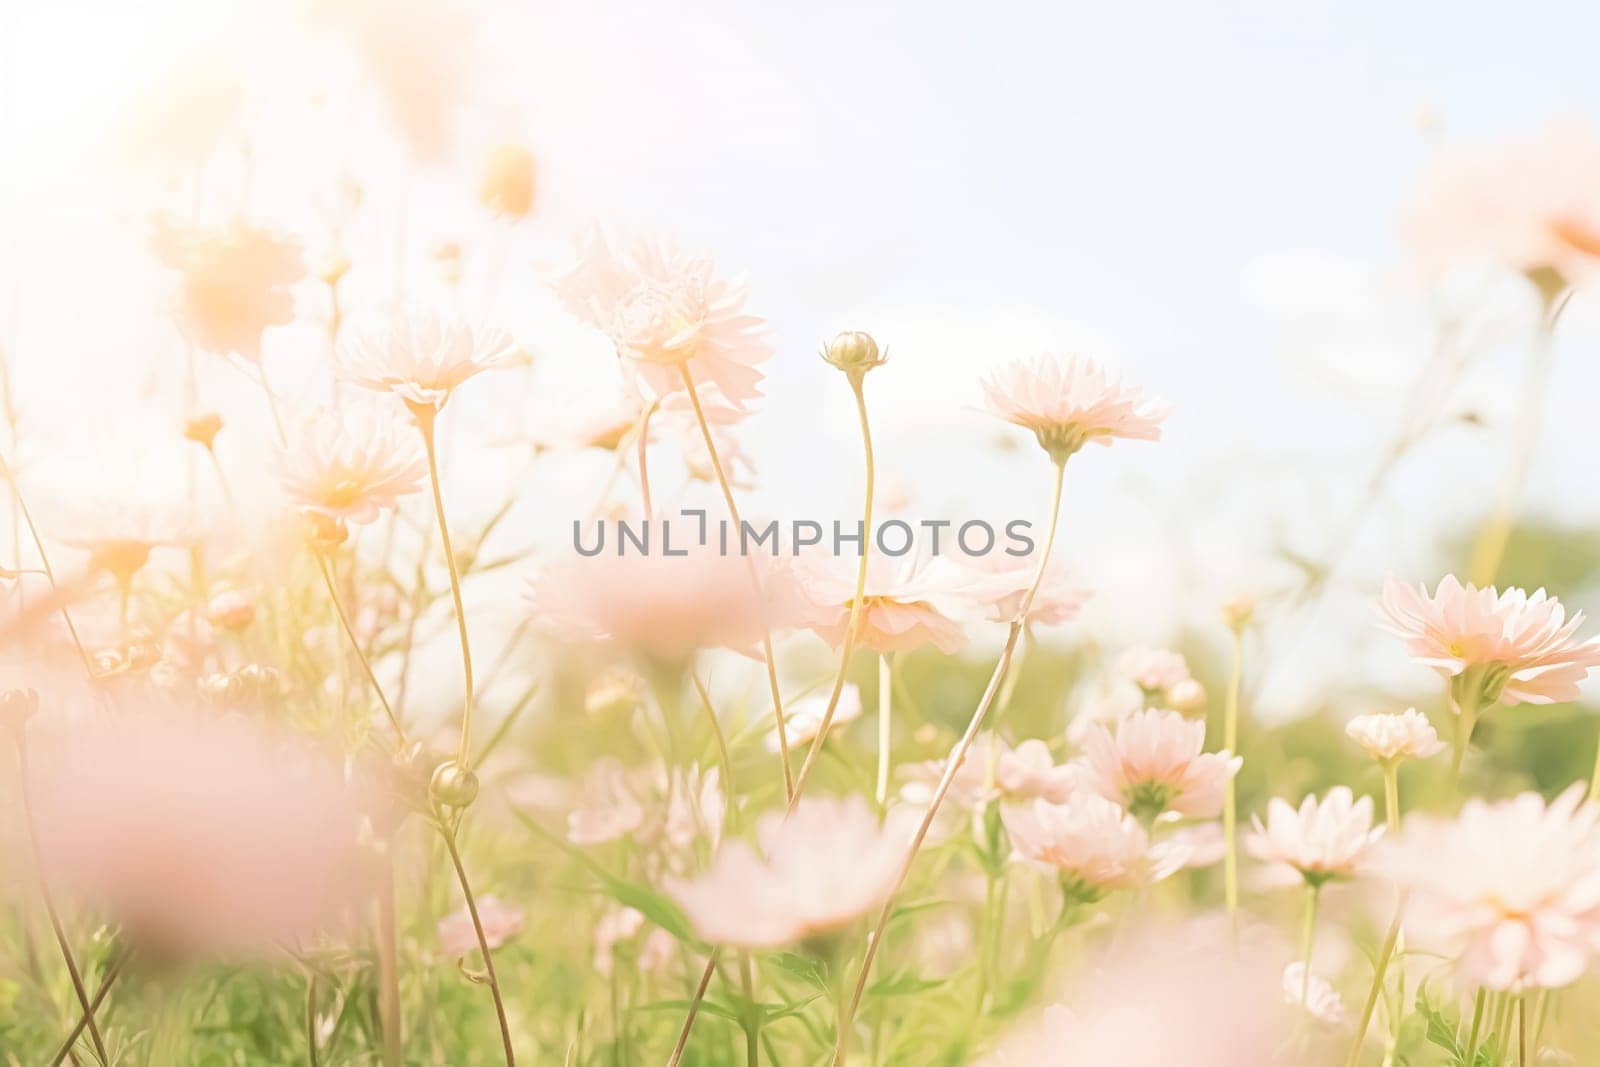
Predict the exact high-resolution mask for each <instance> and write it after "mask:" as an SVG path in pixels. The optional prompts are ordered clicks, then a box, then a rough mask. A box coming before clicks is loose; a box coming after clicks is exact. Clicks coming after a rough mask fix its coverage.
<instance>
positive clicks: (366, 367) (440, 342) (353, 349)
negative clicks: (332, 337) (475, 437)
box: [339, 305, 516, 411]
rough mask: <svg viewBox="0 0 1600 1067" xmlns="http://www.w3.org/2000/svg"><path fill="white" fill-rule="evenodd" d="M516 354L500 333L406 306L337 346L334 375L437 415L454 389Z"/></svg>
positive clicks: (358, 327) (361, 328)
mask: <svg viewBox="0 0 1600 1067" xmlns="http://www.w3.org/2000/svg"><path fill="white" fill-rule="evenodd" d="M515 351H516V345H515V344H514V343H513V342H512V340H511V335H510V334H508V333H506V332H505V331H504V330H500V329H496V328H493V327H484V326H478V325H475V324H473V323H471V322H469V321H467V319H465V318H463V317H462V316H461V315H459V314H457V313H455V312H450V311H439V310H434V309H430V308H423V307H417V306H413V305H406V306H402V307H399V308H397V309H395V310H394V311H392V312H390V313H389V314H388V315H385V316H383V317H382V318H380V319H378V320H377V321H375V322H370V323H367V324H360V325H356V326H354V327H352V328H351V329H350V330H349V331H348V332H347V333H346V335H345V339H344V340H343V341H342V342H341V343H340V345H339V369H340V372H341V373H342V374H343V375H344V376H345V377H346V378H348V379H349V380H351V381H353V382H355V383H356V384H357V385H362V386H365V387H366V388H368V389H373V390H376V391H378V392H391V393H394V394H395V395H397V396H399V397H400V398H401V399H402V400H404V401H405V402H406V403H407V404H409V405H412V406H413V407H416V408H423V409H431V410H434V411H437V410H438V409H440V408H442V407H443V406H444V403H445V401H446V400H448V399H449V398H450V394H451V393H452V392H453V391H454V390H455V389H456V387H457V386H459V385H461V383H463V382H465V381H466V380H467V379H469V378H471V377H472V376H474V375H476V374H481V373H482V372H484V371H486V370H489V369H491V368H492V367H494V366H495V365H496V364H497V363H499V362H501V361H502V360H504V359H506V358H508V357H509V356H510V355H511V354H512V353H513V352H515Z"/></svg>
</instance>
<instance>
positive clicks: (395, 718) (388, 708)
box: [312, 551, 406, 748]
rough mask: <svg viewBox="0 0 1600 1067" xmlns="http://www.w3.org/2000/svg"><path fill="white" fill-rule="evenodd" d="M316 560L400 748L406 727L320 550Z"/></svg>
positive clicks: (346, 635)
mask: <svg viewBox="0 0 1600 1067" xmlns="http://www.w3.org/2000/svg"><path fill="white" fill-rule="evenodd" d="M312 556H313V557H315V559H316V561H317V570H318V571H320V572H321V574H322V584H323V585H325V586H327V588H328V599H329V600H331V601H332V602H333V611H334V614H335V615H337V616H339V625H340V626H341V627H342V628H343V629H344V635H345V637H346V638H348V639H349V641H350V647H351V648H353V649H355V653H356V658H357V659H359V660H360V661H361V669H362V671H364V672H365V673H366V676H367V681H368V682H370V683H371V685H372V691H373V692H374V693H376V694H377V695H378V703H380V704H382V705H383V713H384V714H385V715H387V716H388V718H389V725H390V726H391V727H393V728H394V734H395V740H396V742H397V743H398V744H399V745H400V747H401V748H404V747H405V744H406V728H405V727H404V726H402V725H401V724H400V716H399V715H397V714H395V710H394V707H393V705H391V704H390V703H389V698H388V697H387V696H385V695H384V692H383V686H382V685H381V684H380V683H379V682H378V675H377V674H376V673H375V672H374V671H373V669H372V661H371V660H369V659H368V658H367V652H366V650H365V649H364V648H362V647H361V642H360V641H359V640H357V639H356V632H355V629H354V628H353V627H352V626H351V625H350V616H349V615H348V614H347V613H346V612H345V610H344V602H343V601H342V600H340V599H339V591H338V586H337V585H335V584H334V581H333V571H332V570H331V569H330V567H329V564H328V558H327V556H326V555H324V554H323V553H322V552H320V551H314V552H312Z"/></svg>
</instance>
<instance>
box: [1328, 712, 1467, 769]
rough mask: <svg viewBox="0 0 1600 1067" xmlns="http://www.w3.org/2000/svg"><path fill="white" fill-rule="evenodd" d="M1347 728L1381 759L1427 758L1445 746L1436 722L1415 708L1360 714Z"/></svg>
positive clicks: (1390, 761) (1345, 729)
mask: <svg viewBox="0 0 1600 1067" xmlns="http://www.w3.org/2000/svg"><path fill="white" fill-rule="evenodd" d="M1344 732H1345V733H1346V734H1348V735H1349V737H1350V740H1352V741H1354V742H1355V743H1356V744H1358V745H1360V746H1361V747H1362V748H1364V749H1366V750H1367V755H1369V756H1371V757H1372V758H1373V759H1375V760H1377V761H1378V762H1379V763H1397V762H1399V761H1400V760H1403V759H1427V758H1428V757H1429V756H1432V755H1434V754H1436V753H1438V752H1442V751H1443V750H1444V742H1443V741H1440V740H1439V735H1438V733H1436V732H1435V731H1434V729H1433V724H1432V723H1430V722H1429V721H1428V717H1427V716H1426V715H1423V714H1422V713H1421V712H1419V711H1418V710H1417V709H1416V708H1407V709H1406V710H1405V711H1402V712H1400V713H1398V714H1378V715H1357V716H1356V717H1355V718H1353V719H1351V720H1350V722H1349V723H1348V724H1347V725H1346V726H1345V728H1344Z"/></svg>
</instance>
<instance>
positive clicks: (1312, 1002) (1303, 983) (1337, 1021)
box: [1283, 960, 1346, 1027]
mask: <svg viewBox="0 0 1600 1067" xmlns="http://www.w3.org/2000/svg"><path fill="white" fill-rule="evenodd" d="M1283 1002H1284V1003H1285V1004H1292V1005H1294V1006H1295V1007H1297V1008H1300V1007H1302V1006H1303V1008H1304V1011H1305V1012H1306V1014H1308V1015H1310V1016H1311V1018H1312V1019H1314V1020H1315V1021H1316V1022H1318V1023H1321V1024H1322V1025H1323V1026H1331V1027H1341V1026H1343V1025H1344V1024H1345V1022H1346V1018H1345V1010H1344V998H1343V997H1341V996H1340V995H1339V991H1338V990H1336V989H1334V988H1333V984H1332V983H1331V982H1329V981H1328V980H1327V979H1326V978H1324V977H1322V976H1321V975H1319V974H1312V975H1311V977H1310V979H1307V978H1306V965H1305V964H1304V963H1303V962H1301V961H1299V960H1296V961H1295V962H1293V963H1291V964H1289V966H1287V967H1285V968H1284V969H1283Z"/></svg>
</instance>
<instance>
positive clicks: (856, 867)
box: [665, 796, 909, 948]
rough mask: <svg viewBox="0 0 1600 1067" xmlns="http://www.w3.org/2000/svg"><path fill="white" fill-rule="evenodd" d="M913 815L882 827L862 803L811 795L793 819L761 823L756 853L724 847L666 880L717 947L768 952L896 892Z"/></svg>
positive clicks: (733, 844) (777, 815)
mask: <svg viewBox="0 0 1600 1067" xmlns="http://www.w3.org/2000/svg"><path fill="white" fill-rule="evenodd" d="M908 814H909V813H906V812H902V813H900V814H892V815H891V816H890V821H889V822H888V823H885V824H880V823H879V822H878V819H877V816H875V815H874V814H873V813H872V811H871V809H870V808H869V807H868V806H867V803H866V801H865V800H863V799H861V798H860V797H851V798H849V799H848V800H836V799H832V798H824V797H810V796H808V797H805V798H804V799H802V800H801V801H800V803H799V805H798V806H797V807H796V808H795V810H794V814H793V815H791V816H789V817H788V818H787V819H785V818H784V817H783V814H782V813H781V812H769V813H767V814H766V815H763V816H762V817H761V819H760V821H759V822H758V823H757V825H756V837H757V840H758V841H759V844H760V847H759V850H757V849H753V848H751V847H750V846H749V845H747V844H745V843H744V842H742V841H729V842H726V843H724V844H723V846H722V848H721V849H720V850H718V852H717V856H716V859H715V861H714V862H713V863H712V866H711V869H710V870H709V871H707V872H706V873H705V874H704V875H702V876H701V877H699V878H697V879H694V880H692V881H684V880H680V879H668V880H667V881H666V883H665V888H666V890H667V892H668V893H669V894H670V895H671V896H672V897H673V899H675V900H676V901H677V902H678V904H679V906H680V907H682V908H683V910H684V913H685V914H686V915H687V916H688V918H689V921H690V922H691V923H693V924H694V927H695V929H696V930H697V931H698V932H699V934H700V936H701V937H703V938H705V939H706V940H707V941H710V942H713V943H715V944H723V945H737V946H740V947H745V948H770V947H773V946H777V945H786V944H791V943H793V942H796V941H800V940H803V939H805V938H808V937H813V936H817V935H820V934H826V933H828V932H830V931H833V930H835V929H837V928H838V927H841V926H844V925H845V924H847V923H850V922H852V921H854V920H855V919H857V918H859V917H861V916H862V915H864V914H866V913H867V912H868V911H870V910H872V909H873V908H876V907H878V906H879V905H881V904H882V903H883V902H884V901H885V900H887V899H888V898H889V896H890V894H891V893H893V892H894V888H895V883H896V882H897V881H898V879H899V873H900V863H901V860H902V859H903V858H904V855H905V848H906V844H907V841H908V840H909V834H908V830H909V821H908V820H906V819H904V818H902V816H903V815H908Z"/></svg>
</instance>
